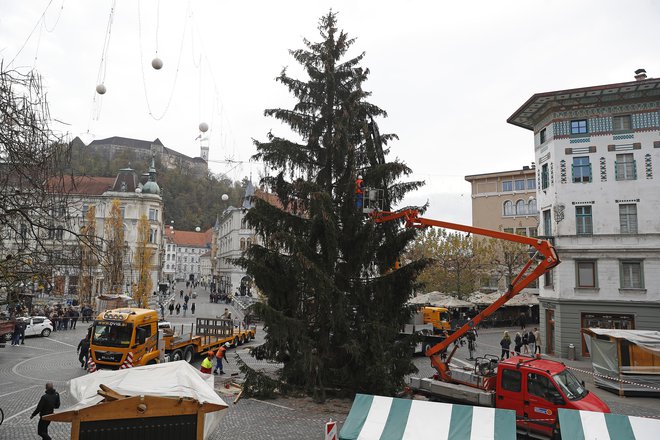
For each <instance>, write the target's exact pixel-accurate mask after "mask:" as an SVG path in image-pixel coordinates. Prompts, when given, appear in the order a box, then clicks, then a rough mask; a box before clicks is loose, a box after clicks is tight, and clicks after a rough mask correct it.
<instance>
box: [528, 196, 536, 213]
mask: <svg viewBox="0 0 660 440" xmlns="http://www.w3.org/2000/svg"><path fill="white" fill-rule="evenodd" d="M527 214H532V215H534V214H538V209H537V208H536V199H529V203H527Z"/></svg>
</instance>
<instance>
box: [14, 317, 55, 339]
mask: <svg viewBox="0 0 660 440" xmlns="http://www.w3.org/2000/svg"><path fill="white" fill-rule="evenodd" d="M19 319H21V320H22V321H24V322H26V323H27V328H26V329H25V336H50V333H51V332H52V331H53V323H52V322H51V321H50V319H48V318H46V317H45V316H30V317H25V318H19Z"/></svg>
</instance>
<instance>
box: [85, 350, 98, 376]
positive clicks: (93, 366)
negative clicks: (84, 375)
mask: <svg viewBox="0 0 660 440" xmlns="http://www.w3.org/2000/svg"><path fill="white" fill-rule="evenodd" d="M95 371H96V363H95V362H94V359H92V354H91V353H90V354H89V357H88V358H87V372H88V373H93V372H95Z"/></svg>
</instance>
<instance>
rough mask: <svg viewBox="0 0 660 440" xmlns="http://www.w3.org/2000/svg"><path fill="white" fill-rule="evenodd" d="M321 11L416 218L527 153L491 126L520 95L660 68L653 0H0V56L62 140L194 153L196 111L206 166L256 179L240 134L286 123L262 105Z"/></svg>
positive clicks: (465, 215)
mask: <svg viewBox="0 0 660 440" xmlns="http://www.w3.org/2000/svg"><path fill="white" fill-rule="evenodd" d="M113 6H114V8H113ZM330 9H332V10H333V11H335V12H337V13H338V22H339V23H338V24H339V28H340V29H343V30H344V31H346V32H347V33H348V34H349V36H352V37H355V38H357V41H356V43H355V44H354V46H353V50H352V51H351V52H350V55H357V54H358V53H360V52H365V53H366V56H365V58H364V60H363V63H362V65H363V66H364V67H367V68H369V69H370V72H371V74H370V78H369V81H368V82H367V84H366V88H367V89H368V90H370V91H371V92H372V96H371V98H370V101H371V102H372V103H374V104H376V105H378V106H379V107H381V108H383V109H385V110H386V111H387V112H388V118H386V119H381V120H380V121H378V123H379V127H380V131H381V133H396V134H397V135H398V136H399V138H400V140H399V141H396V142H394V143H393V144H392V145H391V146H392V149H391V155H390V158H398V159H400V160H402V161H404V162H406V163H407V164H408V165H409V166H410V167H411V168H412V169H413V171H414V174H413V175H412V176H411V179H414V180H418V179H419V180H424V181H425V182H426V185H425V186H424V187H423V188H422V189H420V190H418V191H416V192H415V193H412V194H410V195H409V196H408V197H407V198H406V199H405V200H404V204H424V203H426V202H429V204H430V208H429V210H428V211H427V213H426V216H427V217H430V218H435V219H441V220H445V221H452V222H458V223H464V224H469V223H471V197H470V185H469V184H468V183H467V182H466V181H465V176H466V175H472V174H480V173H488V172H496V171H507V170H515V169H521V168H522V167H523V166H524V165H529V164H530V163H531V162H532V161H533V160H534V150H533V134H532V132H531V131H528V130H525V129H522V128H519V127H515V126H513V125H510V124H507V122H506V119H507V118H508V117H509V116H510V115H511V114H512V113H513V112H514V111H515V110H517V109H518V108H519V107H520V106H521V105H522V104H523V103H524V102H525V101H526V100H527V99H528V98H530V97H531V96H532V95H533V94H535V93H542V92H548V91H554V90H563V89H570V88H576V87H586V86H595V85H601V84H610V83H617V82H626V81H632V80H633V75H634V71H635V70H636V69H638V68H645V69H646V70H647V72H648V75H649V77H658V76H660V37H659V36H658V33H657V30H658V23H660V2H658V1H653V0H630V1H627V2H621V1H614V0H582V1H575V0H572V1H564V0H532V1H530V0H527V1H509V0H500V1H497V2H493V1H492V0H491V1H488V0H474V1H471V2H440V1H409V2H402V1H389V0H381V1H375V0H373V1H359V0H352V1H326V0H318V1H317V0H313V1H312V0H307V1H302V0H301V1H294V0H280V1H267V0H255V1H251V2H228V1H221V0H214V1H197V0H190V1H183V0H177V1H174V0H169V1H168V0H160V1H158V0H140V1H138V0H114V1H113V0H93V1H90V0H0V59H1V60H2V62H3V63H4V66H5V69H7V68H8V67H9V68H12V69H13V68H16V69H20V70H23V71H26V70H29V69H32V68H34V69H35V70H37V71H38V72H39V73H40V74H41V75H42V76H43V82H44V85H45V87H46V90H47V93H48V101H49V104H50V113H51V116H52V118H53V119H56V120H57V121H60V122H53V127H54V128H55V129H56V130H58V131H60V132H62V133H63V134H64V135H66V136H68V137H70V138H73V137H75V136H79V137H81V139H83V141H85V142H86V143H89V142H91V141H92V140H94V139H103V138H107V137H111V136H123V137H131V138H136V139H143V140H153V139H156V138H159V139H160V140H161V141H162V142H163V144H164V145H165V146H166V147H169V148H173V149H175V150H178V151H180V152H182V153H184V154H187V155H189V156H199V151H200V150H199V140H196V139H197V138H198V136H199V135H200V131H199V128H198V127H199V124H200V123H202V122H205V123H207V124H208V125H209V127H210V129H209V131H208V132H207V133H205V136H206V137H207V138H208V142H209V144H210V153H209V158H210V162H209V166H210V168H211V170H212V171H214V172H216V173H220V174H225V175H227V176H228V177H230V178H232V179H236V180H238V179H241V178H242V177H244V176H249V175H252V177H253V180H255V181H256V180H258V176H259V175H260V174H263V171H264V170H263V165H262V164H259V163H254V162H250V157H251V156H252V155H253V154H254V153H255V152H256V150H255V148H254V146H253V142H252V141H253V139H259V140H264V139H265V138H266V134H267V133H268V132H269V131H270V130H272V131H273V133H274V134H278V135H286V134H287V132H288V130H287V128H286V127H285V126H282V125H281V124H280V123H279V122H278V121H276V120H275V119H272V118H268V117H265V116H264V110H265V109H267V108H290V107H291V105H292V104H293V102H294V101H293V99H292V97H291V95H289V94H288V92H287V90H286V89H285V87H284V86H282V85H281V84H278V83H276V82H275V77H276V76H277V75H278V74H279V73H280V71H281V70H282V68H284V67H288V72H289V73H290V74H291V75H292V76H296V77H300V78H303V75H302V71H301V70H300V68H299V67H298V66H297V65H296V63H295V61H294V60H293V58H292V57H291V56H290V55H289V52H288V51H289V50H290V49H298V48H302V47H303V39H304V38H306V39H308V40H311V41H318V40H319V39H320V36H319V34H318V31H317V24H318V19H319V17H321V16H322V15H324V14H326V13H327V12H328V11H329V10H330ZM111 10H112V11H113V13H112V14H111ZM110 18H111V20H110ZM109 23H111V26H108V25H109ZM108 29H109V30H110V32H108ZM155 57H158V58H160V59H161V60H162V61H163V68H162V69H161V70H154V69H153V68H152V67H151V60H152V59H153V58H155ZM99 83H103V84H104V85H105V86H106V90H107V92H106V93H105V94H104V95H102V96H101V95H98V94H96V92H95V88H96V85H97V84H99Z"/></svg>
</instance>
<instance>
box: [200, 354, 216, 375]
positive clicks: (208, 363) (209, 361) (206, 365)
mask: <svg viewBox="0 0 660 440" xmlns="http://www.w3.org/2000/svg"><path fill="white" fill-rule="evenodd" d="M213 356H214V353H213V350H209V351H208V352H207V353H206V357H205V358H204V360H203V361H202V365H201V367H200V368H199V371H201V372H202V373H206V374H211V370H213Z"/></svg>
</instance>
